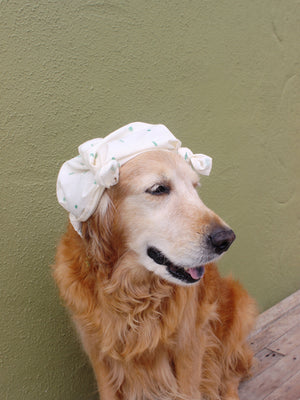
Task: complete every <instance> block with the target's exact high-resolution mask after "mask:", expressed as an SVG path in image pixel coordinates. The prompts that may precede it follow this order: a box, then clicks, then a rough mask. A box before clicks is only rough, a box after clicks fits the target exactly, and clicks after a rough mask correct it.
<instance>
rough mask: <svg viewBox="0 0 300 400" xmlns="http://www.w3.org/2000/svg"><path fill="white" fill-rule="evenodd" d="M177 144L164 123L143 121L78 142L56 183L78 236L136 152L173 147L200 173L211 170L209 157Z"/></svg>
mask: <svg viewBox="0 0 300 400" xmlns="http://www.w3.org/2000/svg"><path fill="white" fill-rule="evenodd" d="M180 146H181V142H180V141H179V140H178V139H176V138H175V136H174V135H173V134H172V133H171V132H170V131H169V129H168V128H167V127H166V126H164V125H150V124H145V123H143V122H134V123H132V124H129V125H126V126H124V127H122V128H120V129H118V130H116V131H115V132H113V133H111V134H110V135H108V136H106V137H105V138H97V139H92V140H89V141H87V142H85V143H83V144H82V145H81V146H79V147H78V152H79V155H78V156H77V157H74V158H72V159H71V160H69V161H66V162H65V163H64V164H63V166H62V167H61V169H60V171H59V174H58V179H57V187H56V193H57V198H58V202H59V203H60V204H61V205H62V206H63V207H64V208H65V209H66V210H67V211H69V213H70V221H71V223H72V225H73V227H74V229H75V230H76V231H77V232H78V233H79V234H80V236H81V222H83V221H86V220H87V219H88V218H89V217H90V216H91V215H92V214H93V212H94V211H95V210H96V208H97V206H98V204H99V200H100V198H101V196H102V194H103V192H104V190H105V189H106V188H109V187H111V186H113V185H115V184H116V183H118V180H119V168H120V167H121V166H122V165H123V164H125V163H126V162H127V161H129V160H130V159H132V158H134V157H136V156H137V155H138V154H141V153H144V152H146V151H149V150H155V149H161V150H169V151H173V152H176V153H178V154H180V155H181V156H182V157H183V158H184V159H185V160H186V161H187V162H189V163H190V164H191V165H192V167H193V168H194V169H195V171H196V172H198V173H199V174H202V175H209V174H210V171H211V167H212V159H211V158H210V157H208V156H206V155H204V154H193V153H192V152H191V150H189V149H188V148H186V147H180Z"/></svg>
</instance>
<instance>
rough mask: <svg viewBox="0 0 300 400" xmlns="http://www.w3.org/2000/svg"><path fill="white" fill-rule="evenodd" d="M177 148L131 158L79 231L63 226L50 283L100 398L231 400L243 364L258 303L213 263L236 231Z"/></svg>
mask: <svg viewBox="0 0 300 400" xmlns="http://www.w3.org/2000/svg"><path fill="white" fill-rule="evenodd" d="M198 179H199V178H198V175H197V174H196V173H195V171H194V170H193V169H192V168H191V167H190V165H189V164H188V163H186V162H185V160H184V159H183V158H182V157H180V156H179V155H178V154H175V153H172V152H167V151H163V150H153V151H148V152H145V153H143V154H140V155H138V156H136V157H135V158H133V159H131V160H130V161H128V162H127V163H126V164H125V165H123V166H122V167H121V168H120V178H119V182H118V184H116V185H115V186H112V187H111V188H109V189H106V190H105V192H104V194H103V196H102V198H101V200H100V202H99V205H98V207H97V209H96V211H95V212H94V214H93V215H92V216H91V217H90V218H89V219H88V220H87V221H86V222H84V223H83V225H82V237H80V236H79V235H78V234H77V233H76V232H75V230H74V229H73V227H72V226H71V225H69V227H68V230H67V233H66V234H65V235H64V236H63V238H62V240H61V242H60V244H59V246H58V250H57V255H56V263H55V266H54V278H55V280H56V282H57V285H58V287H59V289H60V294H61V296H62V298H63V300H64V302H65V304H66V306H67V307H68V309H69V310H70V311H71V315H72V318H73V320H74V321H75V325H76V327H77V330H78V332H79V335H80V338H81V340H82V343H83V346H84V349H85V351H86V353H87V354H88V356H89V358H90V361H91V364H92V366H93V369H94V372H95V377H96V379H97V384H98V388H99V394H100V398H101V400H175V399H176V400H187V399H189V400H200V399H202V400H204V399H206V400H217V399H222V400H225V399H226V400H229V399H238V398H239V397H238V385H239V382H240V380H241V379H242V378H243V377H245V376H246V375H247V374H248V372H249V368H250V366H251V360H252V354H251V351H250V350H249V348H248V345H247V343H246V338H247V335H248V334H249V332H250V330H251V327H252V326H253V323H254V319H255V314H256V307H255V303H254V301H253V300H252V299H251V298H250V297H249V296H248V294H247V292H246V291H245V290H244V289H243V288H242V286H241V285H240V284H239V283H237V282H236V281H234V280H233V279H232V278H222V277H221V276H220V275H219V272H218V270H217V267H216V265H215V264H214V263H213V261H214V260H216V259H217V258H218V257H220V255H221V254H222V253H223V252H225V251H226V250H227V249H228V248H229V246H230V245H231V243H232V242H233V240H234V239H235V235H234V233H233V231H232V230H231V229H230V228H229V227H228V225H226V224H225V222H223V221H222V219H221V218H219V217H218V216H217V215H216V214H215V213H214V212H212V211H211V210H210V209H209V208H207V207H206V206H205V205H204V204H203V202H202V201H201V199H200V198H199V196H198V193H197V190H196V188H197V186H198V185H199V180H198Z"/></svg>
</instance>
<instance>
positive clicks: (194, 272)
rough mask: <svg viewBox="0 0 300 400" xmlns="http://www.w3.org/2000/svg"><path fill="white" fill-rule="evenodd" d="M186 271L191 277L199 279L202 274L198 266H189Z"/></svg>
mask: <svg viewBox="0 0 300 400" xmlns="http://www.w3.org/2000/svg"><path fill="white" fill-rule="evenodd" d="M187 272H188V273H189V274H190V275H191V277H192V278H193V279H195V280H196V279H199V278H200V277H201V275H202V273H201V269H200V268H189V269H188V270H187Z"/></svg>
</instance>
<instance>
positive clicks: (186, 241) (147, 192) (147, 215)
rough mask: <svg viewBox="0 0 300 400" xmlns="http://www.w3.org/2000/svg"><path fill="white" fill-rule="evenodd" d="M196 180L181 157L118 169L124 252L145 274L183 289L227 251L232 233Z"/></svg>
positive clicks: (149, 158)
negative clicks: (205, 201) (131, 254)
mask: <svg viewBox="0 0 300 400" xmlns="http://www.w3.org/2000/svg"><path fill="white" fill-rule="evenodd" d="M198 185H199V178H198V175H197V174H196V172H195V171H194V170H193V169H192V168H191V167H190V166H189V164H188V163H187V162H186V161H185V160H184V159H183V158H182V157H180V156H179V155H177V154H174V153H171V152H168V151H162V150H157V151H149V152H146V153H143V154H141V155H139V156H137V157H135V158H133V159H132V160H130V161H128V162H127V163H126V164H125V165H123V166H122V168H121V170H120V180H119V183H118V184H117V185H116V186H114V187H113V188H111V189H110V190H111V193H112V194H113V196H112V197H113V198H114V199H116V198H117V203H118V207H117V214H118V215H117V219H118V224H120V226H121V227H122V231H123V232H124V234H123V235H124V237H125V240H126V248H127V249H129V250H131V251H134V252H135V253H136V254H137V256H138V259H139V262H140V264H142V265H143V266H144V267H145V268H147V270H149V271H152V272H154V273H155V274H157V275H159V276H160V277H162V278H164V279H166V280H168V281H170V282H173V283H176V284H181V285H191V284H194V283H197V282H198V281H199V280H200V279H201V277H202V275H203V273H204V266H205V264H207V263H208V262H210V261H212V260H214V259H216V258H217V257H219V256H220V254H221V253H223V252H224V251H226V250H227V249H228V248H229V246H230V245H231V243H232V242H233V240H234V238H235V235H234V233H233V231H232V230H231V229H230V228H229V227H228V226H227V225H226V224H225V223H224V222H223V221H222V220H221V219H220V218H219V217H218V216H217V215H216V214H214V213H213V212H212V211H211V210H210V209H208V208H207V207H206V206H205V205H204V204H203V202H202V201H201V199H200V198H199V196H198V193H197V190H196V188H197V186H198Z"/></svg>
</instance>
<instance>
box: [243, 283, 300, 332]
mask: <svg viewBox="0 0 300 400" xmlns="http://www.w3.org/2000/svg"><path fill="white" fill-rule="evenodd" d="M299 304H300V289H299V290H297V291H296V292H295V293H292V294H291V295H290V296H288V297H286V298H285V299H283V300H281V301H280V302H279V303H277V304H275V305H274V306H273V307H271V308H269V309H268V310H266V311H264V312H263V313H262V314H260V315H259V316H258V317H257V321H256V324H255V326H254V329H253V331H252V333H251V334H250V336H249V338H251V337H252V336H255V335H256V334H258V333H259V332H260V331H262V330H263V329H264V328H265V327H266V326H267V325H268V324H269V323H270V322H274V321H276V320H277V319H279V318H280V317H281V316H282V315H283V314H285V313H287V312H289V311H291V310H292V309H293V308H295V307H296V306H297V305H299Z"/></svg>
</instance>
